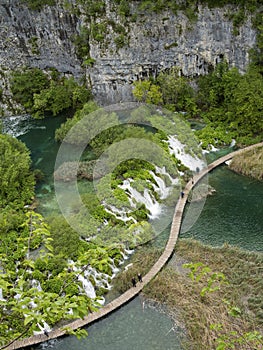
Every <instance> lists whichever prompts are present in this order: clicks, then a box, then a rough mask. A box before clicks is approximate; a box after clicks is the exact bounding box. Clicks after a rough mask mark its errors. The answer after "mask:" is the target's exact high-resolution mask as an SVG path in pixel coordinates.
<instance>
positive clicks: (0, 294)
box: [0, 288, 5, 301]
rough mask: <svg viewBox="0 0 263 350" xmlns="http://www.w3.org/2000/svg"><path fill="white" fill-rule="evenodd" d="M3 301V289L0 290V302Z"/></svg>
mask: <svg viewBox="0 0 263 350" xmlns="http://www.w3.org/2000/svg"><path fill="white" fill-rule="evenodd" d="M1 300H2V301H5V299H4V297H3V289H2V288H0V301H1Z"/></svg>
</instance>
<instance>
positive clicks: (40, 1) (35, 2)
mask: <svg viewBox="0 0 263 350" xmlns="http://www.w3.org/2000/svg"><path fill="white" fill-rule="evenodd" d="M21 2H22V3H25V4H26V5H27V6H28V8H29V9H30V10H34V11H40V10H42V8H43V7H44V6H46V5H47V6H55V5H56V1H55V0H22V1H21Z"/></svg>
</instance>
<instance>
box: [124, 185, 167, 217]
mask: <svg viewBox="0 0 263 350" xmlns="http://www.w3.org/2000/svg"><path fill="white" fill-rule="evenodd" d="M132 182H133V180H132V179H127V180H124V181H123V184H122V185H120V186H119V187H120V188H122V189H123V190H125V191H126V193H128V195H129V197H130V198H131V199H134V200H135V201H136V202H137V203H141V204H144V205H145V207H146V209H148V210H149V212H150V214H149V218H150V219H152V220H153V219H156V218H158V216H159V215H160V214H161V212H162V205H161V204H160V203H158V201H157V200H156V199H155V198H154V197H153V196H152V195H151V194H150V191H149V189H148V188H145V189H144V192H143V194H141V193H140V192H138V191H137V190H136V189H135V188H133V187H132V186H131V183H132Z"/></svg>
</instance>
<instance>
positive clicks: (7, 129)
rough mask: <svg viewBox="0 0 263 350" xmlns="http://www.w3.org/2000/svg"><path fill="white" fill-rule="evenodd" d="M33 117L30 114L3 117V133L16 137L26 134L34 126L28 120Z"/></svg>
mask: <svg viewBox="0 0 263 350" xmlns="http://www.w3.org/2000/svg"><path fill="white" fill-rule="evenodd" d="M30 119H32V117H31V116H30V115H29V114H25V115H18V116H12V117H5V118H2V123H3V133H4V134H9V135H12V136H14V137H19V136H21V135H25V134H26V133H27V132H28V131H29V130H30V129H31V128H32V127H33V125H32V123H29V122H28V121H29V120H30Z"/></svg>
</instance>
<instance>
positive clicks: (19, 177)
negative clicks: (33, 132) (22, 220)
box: [0, 135, 35, 208]
mask: <svg viewBox="0 0 263 350" xmlns="http://www.w3.org/2000/svg"><path fill="white" fill-rule="evenodd" d="M0 160H1V161H0V207H2V208H4V207H5V206H6V205H9V206H10V207H12V206H13V207H14V206H15V207H23V206H24V205H25V204H29V203H30V202H31V201H32V197H33V195H34V184H35V181H34V176H33V175H32V174H31V173H30V165H31V159H30V155H29V151H28V149H27V148H26V146H25V145H24V144H23V143H22V142H21V141H19V140H17V139H15V138H13V137H12V136H9V135H0Z"/></svg>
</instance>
